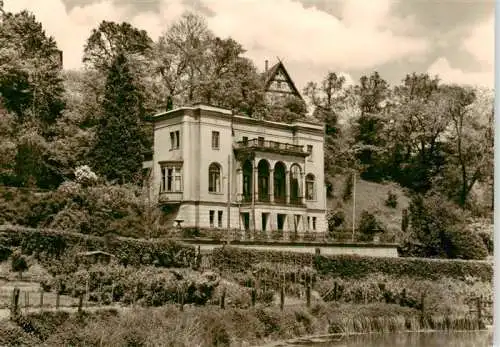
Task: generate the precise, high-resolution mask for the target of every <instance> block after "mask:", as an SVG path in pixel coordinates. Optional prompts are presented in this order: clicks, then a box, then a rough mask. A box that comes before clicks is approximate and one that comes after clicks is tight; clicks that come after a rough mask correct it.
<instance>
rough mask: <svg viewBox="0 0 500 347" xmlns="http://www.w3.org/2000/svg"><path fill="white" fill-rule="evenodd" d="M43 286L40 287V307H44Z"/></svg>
mask: <svg viewBox="0 0 500 347" xmlns="http://www.w3.org/2000/svg"><path fill="white" fill-rule="evenodd" d="M43 293H44V291H43V288H40V309H42V308H43Z"/></svg>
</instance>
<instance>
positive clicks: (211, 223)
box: [209, 210, 215, 228]
mask: <svg viewBox="0 0 500 347" xmlns="http://www.w3.org/2000/svg"><path fill="white" fill-rule="evenodd" d="M209 215H210V228H213V227H214V218H215V211H214V210H210V211H209Z"/></svg>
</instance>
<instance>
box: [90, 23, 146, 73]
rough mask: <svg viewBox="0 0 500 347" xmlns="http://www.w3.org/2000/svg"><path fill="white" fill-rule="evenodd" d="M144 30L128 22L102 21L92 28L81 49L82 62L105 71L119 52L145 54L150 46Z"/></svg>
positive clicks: (127, 54)
mask: <svg viewBox="0 0 500 347" xmlns="http://www.w3.org/2000/svg"><path fill="white" fill-rule="evenodd" d="M152 43H153V42H152V40H151V38H150V37H149V36H148V34H147V32H146V31H145V30H139V29H137V28H134V27H133V26H132V25H130V24H129V23H126V22H123V23H121V24H118V23H115V22H109V21H105V20H104V21H102V22H101V23H100V24H99V27H98V28H97V29H93V30H92V33H91V35H90V37H89V38H88V39H87V43H86V44H85V48H84V51H83V62H84V63H86V64H89V65H90V66H91V67H93V68H95V69H97V70H99V71H101V72H105V73H106V72H107V71H108V70H109V68H110V67H111V65H112V64H113V62H114V61H115V60H116V59H117V57H118V56H119V55H120V54H124V55H126V56H127V57H128V56H129V55H145V54H146V53H147V52H148V51H149V50H150V49H151V46H152Z"/></svg>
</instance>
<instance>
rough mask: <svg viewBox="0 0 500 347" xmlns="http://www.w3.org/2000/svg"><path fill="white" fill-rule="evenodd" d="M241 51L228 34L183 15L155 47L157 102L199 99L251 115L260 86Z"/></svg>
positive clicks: (258, 101) (182, 102) (259, 104)
mask: <svg viewBox="0 0 500 347" xmlns="http://www.w3.org/2000/svg"><path fill="white" fill-rule="evenodd" d="M244 53H245V50H244V49H243V47H242V46H241V45H240V44H239V43H238V42H236V41H235V40H233V39H232V38H224V39H223V38H219V37H216V36H215V35H214V34H213V33H212V32H211V31H210V30H209V29H208V27H207V24H206V21H205V20H204V18H203V17H201V16H199V15H195V14H193V13H190V12H186V13H184V15H183V16H182V17H181V18H180V19H179V20H178V21H176V22H174V23H173V24H172V25H171V26H170V27H169V29H168V30H167V31H166V32H165V34H164V35H162V36H161V37H160V39H159V40H158V43H157V44H156V45H155V57H154V64H155V71H156V73H157V80H158V83H159V87H158V89H159V90H160V91H161V94H162V101H161V102H162V104H163V105H165V106H166V104H167V102H168V100H173V104H174V105H176V106H182V105H186V104H193V103H197V102H203V103H207V104H210V105H214V106H220V107H225V108H230V109H236V110H238V111H241V112H244V113H246V114H248V115H252V114H254V113H255V112H256V110H257V109H258V108H259V107H262V106H263V102H264V99H263V86H262V81H261V80H260V78H259V75H258V73H257V70H256V68H255V66H254V64H253V63H252V61H251V60H249V59H248V58H245V57H243V54H244Z"/></svg>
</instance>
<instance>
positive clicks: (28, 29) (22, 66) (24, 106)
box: [0, 11, 64, 125]
mask: <svg viewBox="0 0 500 347" xmlns="http://www.w3.org/2000/svg"><path fill="white" fill-rule="evenodd" d="M62 93H63V85H62V79H61V75H60V66H59V51H58V49H57V45H56V42H55V41H54V39H53V38H52V37H48V36H47V35H46V34H45V31H44V30H43V28H42V25H41V24H40V23H39V22H37V21H36V19H35V16H34V15H33V14H31V13H29V12H27V11H22V12H19V13H15V14H12V13H5V14H4V15H3V17H2V22H1V23H0V95H1V98H2V101H3V102H2V103H3V105H4V107H5V108H6V109H7V110H8V111H11V112H13V113H14V114H15V115H16V116H17V117H18V119H19V120H20V121H23V120H24V119H25V118H27V117H33V118H35V119H36V120H38V121H39V122H41V123H42V124H43V125H50V124H53V123H54V122H55V121H56V119H57V118H58V117H59V115H60V113H61V111H62V109H63V108H64V101H63V99H62Z"/></svg>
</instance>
